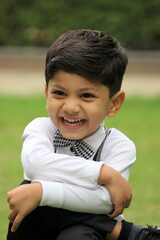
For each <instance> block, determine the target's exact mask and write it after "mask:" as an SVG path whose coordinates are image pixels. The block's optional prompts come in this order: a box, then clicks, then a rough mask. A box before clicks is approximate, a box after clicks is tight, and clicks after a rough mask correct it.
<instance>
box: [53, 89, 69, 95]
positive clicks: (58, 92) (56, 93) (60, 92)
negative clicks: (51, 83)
mask: <svg viewBox="0 0 160 240" xmlns="http://www.w3.org/2000/svg"><path fill="white" fill-rule="evenodd" d="M52 94H54V95H56V96H66V93H64V92H63V91H59V90H55V91H52Z"/></svg>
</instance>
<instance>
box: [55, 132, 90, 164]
mask: <svg viewBox="0 0 160 240" xmlns="http://www.w3.org/2000/svg"><path fill="white" fill-rule="evenodd" d="M53 144H54V146H55V147H68V146H71V151H72V152H74V154H75V156H79V157H84V158H85V159H89V158H90V157H92V156H93V154H94V150H93V148H92V147H91V146H90V145H89V144H87V143H86V142H84V141H82V140H74V139H66V138H64V137H63V136H62V134H61V133H60V132H59V130H57V131H56V132H55V136H54V139H53Z"/></svg>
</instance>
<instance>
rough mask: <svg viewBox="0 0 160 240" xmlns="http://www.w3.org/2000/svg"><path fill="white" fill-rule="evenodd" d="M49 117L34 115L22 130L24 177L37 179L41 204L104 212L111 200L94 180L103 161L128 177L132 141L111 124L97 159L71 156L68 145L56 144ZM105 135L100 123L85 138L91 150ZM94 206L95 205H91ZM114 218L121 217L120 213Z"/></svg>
mask: <svg viewBox="0 0 160 240" xmlns="http://www.w3.org/2000/svg"><path fill="white" fill-rule="evenodd" d="M56 130H57V129H56V127H55V126H54V125H53V123H52V122H51V120H50V119H49V118H37V119H35V120H33V121H32V122H31V123H29V124H28V126H27V127H26V128H25V130H24V133H23V136H22V138H23V141H24V143H23V148H22V154H21V159H22V165H23V168H24V178H25V179H26V180H30V181H39V182H40V183H41V184H42V189H43V194H42V201H41V203H40V205H41V206H44V205H48V206H51V207H57V208H64V209H68V210H72V211H77V212H86V213H95V214H107V213H110V212H111V211H112V203H111V199H110V196H109V193H108V191H107V189H106V188H105V187H103V186H101V185H98V184H97V181H98V177H99V173H100V169H101V167H102V165H103V164H106V165H108V166H110V167H113V168H114V169H116V170H117V171H118V172H119V173H120V174H121V175H123V176H124V177H125V178H126V179H128V177H129V174H130V168H131V165H132V164H133V162H134V161H135V158H136V157H135V156H136V150H135V145H134V143H133V142H132V141H131V140H130V139H129V138H128V137H126V136H125V135H124V134H123V133H121V132H120V131H118V130H116V129H114V128H112V129H110V134H109V135H108V137H107V138H106V140H105V143H104V145H103V149H102V152H101V161H97V162H95V161H91V160H92V159H93V157H92V158H91V159H89V160H86V159H84V158H81V157H76V156H74V153H73V152H71V151H70V147H65V148H56V153H55V149H54V146H53V137H54V133H55V131H56ZM104 137H105V131H104V127H103V125H102V126H100V128H99V129H98V130H97V132H95V133H94V134H93V135H92V136H90V137H88V138H86V139H85V141H86V142H87V143H88V144H90V145H91V146H92V147H93V149H94V150H95V152H96V151H97V150H98V148H99V146H100V144H101V143H102V141H103V139H104ZM95 206H96V207H95ZM118 220H122V217H121V216H120V217H119V218H118Z"/></svg>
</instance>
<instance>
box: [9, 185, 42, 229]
mask: <svg viewBox="0 0 160 240" xmlns="http://www.w3.org/2000/svg"><path fill="white" fill-rule="evenodd" d="M41 198H42V186H41V184H40V183H39V182H34V183H31V184H24V185H21V186H19V187H17V188H14V189H13V190H12V191H10V192H8V198H7V201H8V203H9V207H10V209H11V212H10V214H9V216H8V219H9V220H10V221H11V222H12V223H13V225H12V228H11V231H12V232H15V231H16V230H17V228H18V227H19V225H20V223H21V222H22V220H23V219H24V218H25V217H26V216H27V215H28V214H29V213H30V212H32V211H33V210H34V209H35V208H37V207H38V206H39V203H40V201H41Z"/></svg>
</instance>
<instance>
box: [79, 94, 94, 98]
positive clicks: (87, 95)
mask: <svg viewBox="0 0 160 240" xmlns="http://www.w3.org/2000/svg"><path fill="white" fill-rule="evenodd" d="M81 98H95V96H94V95H93V94H92V93H83V94H82V95H81Z"/></svg>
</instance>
